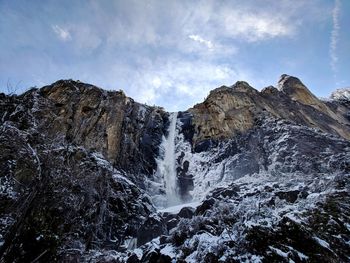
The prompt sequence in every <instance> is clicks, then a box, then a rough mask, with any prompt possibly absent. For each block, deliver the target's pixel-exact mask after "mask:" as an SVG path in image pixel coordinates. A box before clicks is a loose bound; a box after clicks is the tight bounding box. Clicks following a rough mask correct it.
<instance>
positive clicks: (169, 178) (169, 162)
mask: <svg viewBox="0 0 350 263" xmlns="http://www.w3.org/2000/svg"><path fill="white" fill-rule="evenodd" d="M169 121H170V124H169V128H168V135H167V137H164V138H163V141H162V144H161V148H162V150H163V151H164V152H163V156H161V158H160V159H158V162H157V164H158V171H157V172H158V175H159V176H160V177H161V178H162V179H163V182H164V184H165V185H164V186H165V194H166V206H172V205H177V204H179V203H181V200H180V198H179V194H178V186H177V175H176V154H175V149H176V148H175V138H176V123H177V112H173V113H170V116H169Z"/></svg>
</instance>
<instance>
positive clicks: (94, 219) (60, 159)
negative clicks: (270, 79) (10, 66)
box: [0, 75, 350, 262]
mask: <svg viewBox="0 0 350 263" xmlns="http://www.w3.org/2000/svg"><path fill="white" fill-rule="evenodd" d="M338 93H339V92H338ZM342 94H343V93H342ZM333 97H334V98H333V100H330V101H324V100H320V99H318V98H316V97H315V96H314V95H313V94H312V93H311V92H310V91H309V90H308V89H307V88H306V86H305V85H304V84H303V83H302V82H301V81H300V80H299V79H297V78H295V77H291V76H288V75H283V76H282V77H281V80H280V82H279V85H278V88H275V87H272V86H270V87H267V88H265V89H263V90H262V91H261V92H259V91H257V90H255V89H254V88H253V87H251V86H250V85H249V84H248V83H246V82H243V81H239V82H237V83H236V84H235V85H233V86H231V87H226V86H223V87H220V88H218V89H215V90H213V91H212V92H210V94H209V96H208V97H207V98H206V100H205V101H204V102H203V103H200V104H197V105H196V106H194V107H193V108H192V109H190V110H188V111H184V112H179V113H178V118H177V123H176V125H175V131H176V134H175V135H176V136H175V138H174V144H175V147H174V148H175V151H176V152H175V153H174V161H175V166H176V177H177V185H176V186H177V189H176V191H174V193H179V195H180V197H179V200H182V201H186V202H187V201H188V202H190V201H192V198H194V201H200V200H201V202H200V203H196V202H191V204H189V205H191V206H193V207H196V208H189V207H185V208H182V210H180V211H179V213H156V209H155V207H154V206H153V204H152V201H151V200H152V198H153V196H152V193H154V192H157V193H159V194H160V195H162V196H165V192H164V189H165V188H164V185H163V183H164V181H162V180H164V179H162V175H159V174H157V172H156V170H157V161H158V160H159V154H160V152H159V147H160V145H161V143H162V141H163V137H164V136H167V135H168V127H169V113H167V112H165V111H164V110H163V109H161V108H159V107H149V106H146V105H142V104H139V103H137V102H134V101H133V100H132V99H130V98H128V97H126V96H125V94H124V93H123V92H121V91H104V90H102V89H100V88H97V87H95V86H93V85H89V84H84V83H81V82H77V81H72V80H66V81H63V80H62V81H58V82H56V83H54V84H52V85H49V86H46V87H43V88H42V89H38V90H37V89H31V90H29V91H27V92H26V93H24V94H22V95H19V96H17V95H11V96H8V95H4V94H0V258H1V261H4V262H20V261H21V262H23V261H29V262H31V261H42V262H52V261H61V262H126V261H127V262H173V261H176V262H186V261H190V262H205V261H208V262H216V261H218V262H237V261H238V262H253V261H256V262H259V261H269V262H270V261H271V262H273V261H276V262H280V261H283V260H284V261H294V262H303V261H311V262H313V261H315V262H316V261H317V262H347V261H348V256H349V254H350V251H349V247H348V242H349V240H350V232H349V229H348V225H347V222H349V214H350V212H349V207H348V203H349V191H348V189H349V185H350V182H349V174H350V161H349V160H350V142H349V140H348V139H349V138H350V136H349V127H350V126H349V125H350V122H349V120H350V117H349V116H350V114H349V112H350V106H349V103H348V101H347V100H346V99H345V98H344V96H338V95H334V96H333ZM338 97H339V98H338ZM172 116H174V115H172ZM175 181H176V180H175ZM286 202H289V203H290V204H289V205H286ZM165 211H172V210H171V209H170V210H165ZM177 211H178V210H177ZM305 240H306V242H305ZM136 247H137V249H135V248H136Z"/></svg>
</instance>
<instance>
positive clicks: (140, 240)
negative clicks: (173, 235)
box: [137, 215, 168, 246]
mask: <svg viewBox="0 0 350 263" xmlns="http://www.w3.org/2000/svg"><path fill="white" fill-rule="evenodd" d="M167 231H168V230H167V227H166V224H165V223H164V221H163V219H162V218H161V217H159V216H155V215H151V216H149V217H148V218H147V219H146V221H145V222H144V223H143V225H142V226H141V227H140V228H139V229H138V234H137V245H138V246H141V245H143V244H145V243H147V242H148V241H151V240H152V239H153V238H155V237H158V236H161V235H163V234H166V233H167Z"/></svg>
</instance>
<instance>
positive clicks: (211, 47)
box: [188, 35, 214, 50]
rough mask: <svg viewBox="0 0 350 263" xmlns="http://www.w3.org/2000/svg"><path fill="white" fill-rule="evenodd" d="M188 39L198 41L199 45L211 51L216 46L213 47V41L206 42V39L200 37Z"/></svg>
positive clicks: (194, 36) (193, 36) (190, 36)
mask: <svg viewBox="0 0 350 263" xmlns="http://www.w3.org/2000/svg"><path fill="white" fill-rule="evenodd" d="M188 37H189V38H190V39H192V40H193V41H196V42H198V43H201V44H204V45H205V46H207V48H208V49H210V50H211V49H213V48H214V45H213V43H212V42H211V41H209V40H205V39H204V38H202V37H201V36H199V35H189V36H188Z"/></svg>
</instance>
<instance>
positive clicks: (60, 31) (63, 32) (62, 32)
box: [51, 25, 72, 41]
mask: <svg viewBox="0 0 350 263" xmlns="http://www.w3.org/2000/svg"><path fill="white" fill-rule="evenodd" d="M51 27H52V30H53V31H54V32H55V33H56V35H57V36H58V38H59V39H60V40H62V41H68V40H71V39H72V37H71V34H70V33H69V31H68V30H67V29H64V28H62V27H60V26H58V25H52V26H51Z"/></svg>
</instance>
